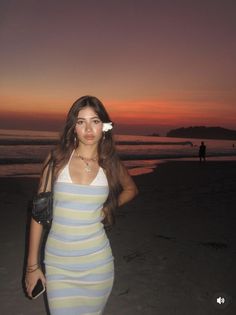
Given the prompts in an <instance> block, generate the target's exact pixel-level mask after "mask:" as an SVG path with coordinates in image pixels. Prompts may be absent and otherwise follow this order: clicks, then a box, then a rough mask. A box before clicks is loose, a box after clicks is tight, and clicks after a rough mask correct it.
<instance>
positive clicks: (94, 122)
mask: <svg viewBox="0 0 236 315" xmlns="http://www.w3.org/2000/svg"><path fill="white" fill-rule="evenodd" d="M77 117H78V118H77V123H76V126H75V132H76V134H77V138H78V140H79V142H81V143H83V144H90V145H91V144H98V142H99V140H100V139H101V137H102V126H103V123H102V121H101V120H100V118H99V117H98V114H97V113H96V112H95V111H94V110H93V108H92V107H89V106H88V107H85V108H83V109H81V110H80V111H79V113H78V116H77Z"/></svg>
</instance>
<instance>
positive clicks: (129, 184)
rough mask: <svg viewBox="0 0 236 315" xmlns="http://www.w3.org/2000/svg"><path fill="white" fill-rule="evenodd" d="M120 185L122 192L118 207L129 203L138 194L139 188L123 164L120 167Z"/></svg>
mask: <svg viewBox="0 0 236 315" xmlns="http://www.w3.org/2000/svg"><path fill="white" fill-rule="evenodd" d="M120 184H121V187H122V191H121V193H120V195H119V196H118V206H122V205H123V204H125V203H127V202H129V201H130V200H132V199H133V198H134V197H135V196H136V195H137V194H138V188H137V186H136V185H135V183H134V181H133V179H132V177H131V176H130V175H129V173H128V171H127V169H126V167H125V166H124V165H123V164H121V165H120Z"/></svg>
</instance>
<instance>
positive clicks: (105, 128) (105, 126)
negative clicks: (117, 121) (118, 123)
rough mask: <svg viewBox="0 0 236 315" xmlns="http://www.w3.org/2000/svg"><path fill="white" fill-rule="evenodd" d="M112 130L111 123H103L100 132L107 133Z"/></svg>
mask: <svg viewBox="0 0 236 315" xmlns="http://www.w3.org/2000/svg"><path fill="white" fill-rule="evenodd" d="M112 128H113V126H112V122H107V123H103V126H102V131H104V132H107V131H108V130H111V129H112Z"/></svg>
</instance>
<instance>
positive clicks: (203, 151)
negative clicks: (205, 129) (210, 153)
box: [199, 141, 206, 162]
mask: <svg viewBox="0 0 236 315" xmlns="http://www.w3.org/2000/svg"><path fill="white" fill-rule="evenodd" d="M199 159H200V162H202V161H204V162H205V161H206V146H205V144H204V142H203V141H202V142H201V145H200V147H199Z"/></svg>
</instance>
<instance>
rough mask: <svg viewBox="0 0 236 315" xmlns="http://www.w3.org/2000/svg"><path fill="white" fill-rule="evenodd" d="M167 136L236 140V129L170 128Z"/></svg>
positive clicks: (204, 127)
mask: <svg viewBox="0 0 236 315" xmlns="http://www.w3.org/2000/svg"><path fill="white" fill-rule="evenodd" d="M166 136H167V137H175V138H199V139H222V140H223V139H224V140H236V130H231V129H226V128H222V127H206V126H196V127H187V128H184V127H182V128H178V129H173V130H170V131H169V132H168V133H167V135H166Z"/></svg>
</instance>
